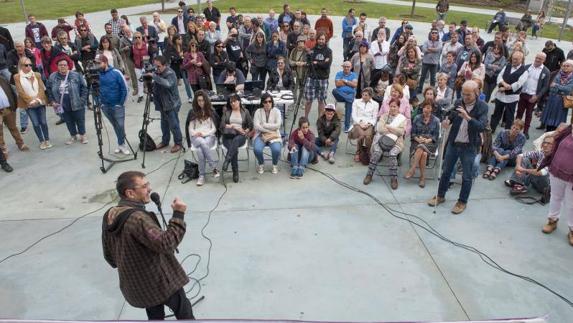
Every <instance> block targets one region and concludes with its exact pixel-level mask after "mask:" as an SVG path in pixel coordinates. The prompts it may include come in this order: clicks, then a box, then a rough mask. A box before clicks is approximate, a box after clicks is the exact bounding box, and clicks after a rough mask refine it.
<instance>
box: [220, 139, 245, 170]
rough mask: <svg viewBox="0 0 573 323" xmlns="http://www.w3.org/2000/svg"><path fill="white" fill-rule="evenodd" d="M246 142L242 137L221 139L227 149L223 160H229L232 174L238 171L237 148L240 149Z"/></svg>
mask: <svg viewBox="0 0 573 323" xmlns="http://www.w3.org/2000/svg"><path fill="white" fill-rule="evenodd" d="M246 141H247V137H245V136H243V135H236V136H234V137H232V138H231V137H227V138H223V146H225V148H227V155H226V156H225V159H229V160H230V161H231V169H232V170H233V172H236V171H238V170H239V147H242V146H243V145H244V144H245V142H246Z"/></svg>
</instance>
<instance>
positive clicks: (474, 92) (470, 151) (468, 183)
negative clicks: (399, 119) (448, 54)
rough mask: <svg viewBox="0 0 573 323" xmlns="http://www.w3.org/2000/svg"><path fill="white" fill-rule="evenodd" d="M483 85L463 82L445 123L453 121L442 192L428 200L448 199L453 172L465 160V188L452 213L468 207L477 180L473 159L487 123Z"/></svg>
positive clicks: (433, 203) (441, 178)
mask: <svg viewBox="0 0 573 323" xmlns="http://www.w3.org/2000/svg"><path fill="white" fill-rule="evenodd" d="M479 92H480V90H479V86H478V84H477V83H476V82H475V81H466V82H465V83H464V85H463V86H462V99H461V100H457V101H456V102H455V103H454V108H453V109H452V110H450V111H448V112H447V113H446V114H445V116H446V118H447V119H446V120H444V122H443V123H442V127H444V128H448V127H449V126H450V124H452V128H451V130H450V134H449V136H448V139H447V143H446V145H447V146H446V151H445V153H446V155H445V157H444V166H443V168H442V175H441V177H440V185H439V188H438V195H437V196H434V197H433V198H432V199H430V200H429V201H428V205H430V206H436V205H438V204H441V203H444V202H445V201H446V198H445V196H446V192H447V191H448V186H449V182H450V175H451V174H452V170H453V169H454V167H455V165H456V162H457V161H458V159H460V160H461V163H462V169H463V174H462V189H461V191H460V195H459V198H458V201H457V202H456V204H455V206H454V208H453V209H452V213H454V214H460V213H462V212H463V211H464V210H465V209H466V205H467V203H468V199H469V196H470V192H471V189H472V180H473V176H472V174H473V163H474V159H475V157H476V154H477V152H478V149H480V146H481V136H480V133H481V132H483V131H484V129H485V126H486V123H487V113H488V106H487V103H485V102H483V101H480V100H479V99H478V97H479Z"/></svg>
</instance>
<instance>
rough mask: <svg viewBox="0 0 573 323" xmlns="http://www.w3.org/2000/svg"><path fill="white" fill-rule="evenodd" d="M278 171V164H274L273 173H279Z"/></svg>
mask: <svg viewBox="0 0 573 323" xmlns="http://www.w3.org/2000/svg"><path fill="white" fill-rule="evenodd" d="M278 172H279V167H278V166H277V165H273V170H272V172H271V173H273V174H278Z"/></svg>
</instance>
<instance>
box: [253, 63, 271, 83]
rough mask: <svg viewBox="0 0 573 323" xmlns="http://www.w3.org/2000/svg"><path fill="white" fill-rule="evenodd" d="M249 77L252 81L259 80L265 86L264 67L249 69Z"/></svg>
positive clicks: (265, 71)
mask: <svg viewBox="0 0 573 323" xmlns="http://www.w3.org/2000/svg"><path fill="white" fill-rule="evenodd" d="M251 77H252V80H253V81H257V80H261V81H263V84H265V78H266V77H267V68H266V67H264V66H263V67H256V66H253V67H251Z"/></svg>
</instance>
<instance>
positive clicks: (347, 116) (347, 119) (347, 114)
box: [332, 88, 354, 131]
mask: <svg viewBox="0 0 573 323" xmlns="http://www.w3.org/2000/svg"><path fill="white" fill-rule="evenodd" d="M332 95H333V96H334V99H336V102H344V131H347V130H348V129H349V128H350V126H351V122H352V103H353V102H354V94H353V93H352V94H349V95H347V94H342V93H340V91H339V90H338V88H335V89H333V90H332Z"/></svg>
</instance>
